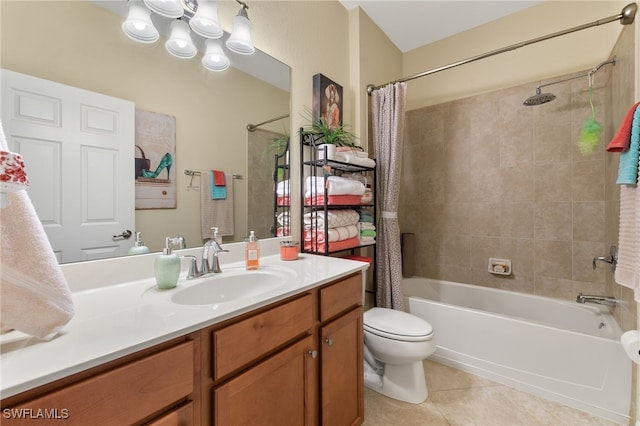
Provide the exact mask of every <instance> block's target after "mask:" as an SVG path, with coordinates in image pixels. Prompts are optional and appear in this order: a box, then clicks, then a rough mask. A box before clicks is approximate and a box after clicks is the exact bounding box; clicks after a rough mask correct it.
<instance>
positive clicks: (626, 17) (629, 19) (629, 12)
mask: <svg viewBox="0 0 640 426" xmlns="http://www.w3.org/2000/svg"><path fill="white" fill-rule="evenodd" d="M637 10H638V5H637V4H636V3H629V4H628V5H626V6H625V7H623V8H622V11H621V12H620V13H619V14H617V15H613V16H609V17H607V18H602V19H599V20H597V21H593V22H589V23H588V24H584V25H579V26H577V27H573V28H569V29H566V30H564V31H558V32H555V33H552V34H548V35H545V36H542V37H537V38H533V39H531V40H527V41H523V42H520V43H516V44H512V45H510V46H506V47H503V48H501V49H496V50H492V51H491V52H487V53H483V54H481V55H477V56H472V57H470V58H467V59H463V60H461V61H458V62H453V63H451V64H448V65H444V66H441V67H438V68H433V69H430V70H428V71H424V72H421V73H419V74H415V75H412V76H409V77H404V78H401V79H400V80H395V81H390V82H388V83H385V84H382V85H379V86H374V85H373V84H369V85H368V86H367V93H368V94H369V95H371V92H373V91H374V90H376V89H380V88H381V87H384V86H386V85H387V84H395V83H404V82H406V81H410V80H414V79H416V78H420V77H425V76H427V75H431V74H435V73H437V72H440V71H444V70H448V69H450V68H455V67H458V66H460V65H465V64H468V63H470V62H475V61H478V60H480V59H485V58H489V57H491V56H494V55H499V54H501V53H505V52H510V51H512V50H515V49H519V48H521V47H524V46H528V45H530V44H534V43H538V42H540V41H545V40H549V39H551V38H555V37H559V36H563V35H566V34H570V33H573V32H576V31H581V30H585V29H587V28H591V27H596V26H598V25H603V24H608V23H610V22H614V21H620V23H621V24H622V25H629V24H632V23H633V20H634V18H635V16H636V11H637Z"/></svg>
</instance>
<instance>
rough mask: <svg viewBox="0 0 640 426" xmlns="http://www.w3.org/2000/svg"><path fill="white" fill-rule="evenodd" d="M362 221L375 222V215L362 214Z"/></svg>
mask: <svg viewBox="0 0 640 426" xmlns="http://www.w3.org/2000/svg"><path fill="white" fill-rule="evenodd" d="M360 222H364V223H373V216H372V215H370V214H360Z"/></svg>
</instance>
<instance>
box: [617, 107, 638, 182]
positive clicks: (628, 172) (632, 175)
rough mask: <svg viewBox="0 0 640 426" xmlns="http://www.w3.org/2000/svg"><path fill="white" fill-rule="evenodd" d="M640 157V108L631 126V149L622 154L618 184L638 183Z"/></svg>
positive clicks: (636, 111) (635, 113) (634, 114)
mask: <svg viewBox="0 0 640 426" xmlns="http://www.w3.org/2000/svg"><path fill="white" fill-rule="evenodd" d="M639 157H640V107H636V110H635V112H634V113H633V121H632V124H631V143H630V144H629V149H628V150H627V151H624V152H623V153H622V154H620V164H619V165H618V180H617V181H616V183H617V184H619V185H622V184H628V185H635V184H637V183H638V159H639Z"/></svg>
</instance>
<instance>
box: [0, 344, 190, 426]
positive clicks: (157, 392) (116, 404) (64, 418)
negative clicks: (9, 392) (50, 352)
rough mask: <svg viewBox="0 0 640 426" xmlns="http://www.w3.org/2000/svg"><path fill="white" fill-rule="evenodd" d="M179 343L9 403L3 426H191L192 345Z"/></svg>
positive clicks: (5, 402)
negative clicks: (68, 425) (58, 425)
mask: <svg viewBox="0 0 640 426" xmlns="http://www.w3.org/2000/svg"><path fill="white" fill-rule="evenodd" d="M180 340H183V341H178V342H175V341H174V342H173V343H169V344H162V345H159V346H158V347H155V348H150V349H146V350H144V351H141V352H138V353H136V354H133V355H131V356H127V357H124V358H122V359H120V360H116V361H113V362H110V363H107V364H104V365H102V366H99V367H95V368H93V369H90V370H87V371H85V372H82V373H78V374H76V375H73V376H70V377H67V378H64V379H61V380H59V381H57V382H54V383H52V384H49V385H45V386H42V387H41V388H36V389H34V390H32V391H27V392H25V393H23V394H20V395H16V396H15V397H10V398H7V399H6V400H3V401H2V415H3V418H2V424H3V425H21V424H30V425H33V424H38V425H47V424H71V425H92V426H100V425H105V426H112V425H134V424H146V423H150V424H156V425H162V426H169V425H171V426H183V425H184V426H186V425H192V424H194V419H193V413H194V410H193V403H192V400H193V397H194V395H193V394H194V390H195V388H196V387H195V382H196V380H197V377H196V376H195V375H194V371H195V368H194V364H195V362H196V357H195V347H196V343H195V342H194V340H192V339H186V340H185V339H180ZM43 362H46V361H45V360H43ZM11 413H13V414H11Z"/></svg>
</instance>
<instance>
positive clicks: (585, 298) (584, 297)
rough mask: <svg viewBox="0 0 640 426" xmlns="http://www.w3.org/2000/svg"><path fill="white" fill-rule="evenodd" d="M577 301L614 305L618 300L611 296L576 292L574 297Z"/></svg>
mask: <svg viewBox="0 0 640 426" xmlns="http://www.w3.org/2000/svg"><path fill="white" fill-rule="evenodd" d="M576 302H578V303H595V304H597V305H605V306H616V304H617V303H618V301H617V300H616V298H615V297H612V296H594V295H588V294H582V293H580V294H578V297H577V298H576Z"/></svg>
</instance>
